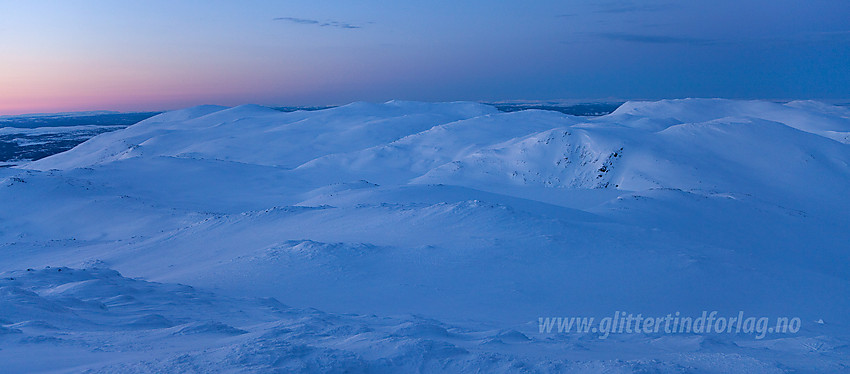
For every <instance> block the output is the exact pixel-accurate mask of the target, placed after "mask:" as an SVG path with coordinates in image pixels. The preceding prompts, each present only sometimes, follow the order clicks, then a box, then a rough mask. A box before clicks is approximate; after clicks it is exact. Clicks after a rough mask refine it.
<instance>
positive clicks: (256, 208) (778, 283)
mask: <svg viewBox="0 0 850 374" xmlns="http://www.w3.org/2000/svg"><path fill="white" fill-rule="evenodd" d="M848 191H850V110H848V109H847V108H843V107H836V106H830V105H826V104H823V103H818V102H808V101H806V102H791V103H787V104H777V103H770V102H761V101H730V100H704V99H687V100H668V101H659V102H629V103H626V104H624V105H623V106H622V107H620V108H619V109H617V110H616V111H615V112H613V113H611V114H609V115H605V116H601V117H592V118H589V117H574V116H569V115H565V114H561V113H557V112H550V111H539V110H526V111H519V112H511V113H504V112H499V111H498V110H496V109H495V108H493V107H491V106H487V105H483V104H476V103H463V102H459V103H417V102H398V101H391V102H387V103H384V104H370V103H353V104H349V105H346V106H342V107H337V108H332V109H326V110H320V111H310V112H307V111H298V112H290V113H283V112H279V111H275V110H271V109H268V108H264V107H259V106H249V105H246V106H239V107H235V108H226V107H217V106H201V107H194V108H189V109H184V110H178V111H173V112H167V113H163V114H160V115H157V116H155V117H152V118H150V119H147V120H145V121H142V122H140V123H138V124H135V125H133V126H130V127H128V128H126V129H122V130H118V131H114V132H110V133H106V134H102V135H99V136H96V137H94V138H92V139H90V140H88V141H86V142H85V143H83V144H80V145H79V146H77V147H76V148H74V149H71V150H70V151H67V152H64V153H61V154H57V155H54V156H51V157H48V158H44V159H41V160H38V161H34V162H31V163H28V164H23V165H19V166H18V167H16V168H4V169H0V201H2V207H3V209H2V210H0V250H2V256H3V260H2V261H0V363H2V367H3V371H8V372H81V371H91V372H115V371H119V372H123V371H128V372H216V371H224V372H242V371H245V372H269V371H282V372H292V371H296V372H298V371H303V372H316V371H318V372H327V371H331V372H475V371H479V372H544V373H546V372H582V373H583V372H599V373H621V372H622V373H629V372H699V373H703V372H704V373H715V372H717V373H724V372H789V371H792V372H842V371H850V345H849V344H850V298H848V295H850V270H848V269H850V244H848V243H850V213H848V212H850V196H848V194H847V193H848ZM703 311H709V312H711V311H717V314H718V315H719V316H737V315H738V314H739V313H740V312H743V313H744V314H745V315H746V316H753V317H756V318H761V317H764V318H766V319H769V320H770V321H771V326H773V322H772V321H775V320H776V319H777V318H782V317H786V318H789V319H791V318H795V319H798V321H800V325H799V330H798V331H796V332H788V331H786V332H773V331H771V332H766V331H764V332H762V333H761V334H758V333H753V332H752V331H750V332H746V331H738V332H728V333H727V332H725V331H724V332H719V333H718V332H711V333H705V332H703V333H695V332H691V333H687V332H682V333H666V332H665V331H664V329H661V331H658V330H654V331H653V330H651V329H649V330H646V331H640V332H635V333H627V332H621V331H616V330H614V331H613V332H612V331H608V332H607V333H604V334H603V333H602V331H601V329H602V328H604V327H605V325H604V324H601V322H602V321H603V320H604V319H605V318H606V317H611V316H613V315H615V313H617V315H619V313H628V314H633V315H638V314H641V315H642V316H646V317H665V316H667V315H668V314H669V315H676V313H679V315H681V316H683V317H684V316H688V317H694V318H696V317H699V316H700V315H701V313H702V312H703ZM551 317H566V318H570V317H587V318H594V321H595V322H594V323H593V325H592V326H593V327H594V330H589V331H587V332H578V331H576V328H575V327H573V330H571V331H569V332H566V331H564V332H558V329H559V328H563V327H564V326H557V325H556V326H554V327H552V326H551V325H550V326H549V327H550V328H549V329H547V328H546V326H542V325H541V324H542V323H541V319H544V320H545V319H546V318H551ZM609 322H610V321H609ZM608 327H610V326H608Z"/></svg>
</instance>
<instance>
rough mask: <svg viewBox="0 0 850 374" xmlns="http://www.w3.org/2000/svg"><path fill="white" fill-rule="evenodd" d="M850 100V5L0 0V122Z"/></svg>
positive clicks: (816, 1) (757, 0) (827, 0)
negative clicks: (33, 116)
mask: <svg viewBox="0 0 850 374" xmlns="http://www.w3.org/2000/svg"><path fill="white" fill-rule="evenodd" d="M677 97H729V98H770V99H798V98H820V99H848V98H850V1H847V0H806V1H801V0H795V1H789V0H710V1H708V0H689V1H655V0H646V1H628V0H610V1H606V0H603V1H591V0H560V1H555V0H537V1H528V0H525V1H518V0H517V1H514V0H500V1H493V0H488V1H484V0H468V1H444V0H430V1H425V0H422V1H412V0H411V1H403V0H398V1H372V0H361V1H340V0H329V1H317V0H309V1H260V0H245V1H215V0H203V1H201V0H167V1H161V0H146V1H125V0H103V1H94V0H90V1H86V0H59V1H42V0H26V1H19V0H0V114H16V113H28V112H55V111H71V110H95V109H112V110H123V111H129V110H148V109H151V110H160V109H173V108H178V107H184V106H189V105H195V104H202V103H214V104H224V105H236V104H242V103H257V104H264V105H323V104H342V103H347V102H351V101H356V100H365V101H385V100H389V99H406V100H426V101H447V100H483V101H496V100H515V99H528V100H533V99H545V100H548V99H586V100H589V99H658V98H677Z"/></svg>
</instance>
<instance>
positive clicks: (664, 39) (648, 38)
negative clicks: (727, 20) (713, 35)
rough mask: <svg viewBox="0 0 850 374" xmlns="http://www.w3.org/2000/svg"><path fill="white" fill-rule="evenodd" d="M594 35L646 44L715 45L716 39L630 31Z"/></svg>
mask: <svg viewBox="0 0 850 374" xmlns="http://www.w3.org/2000/svg"><path fill="white" fill-rule="evenodd" d="M596 36H598V37H601V38H603V39H608V40H613V41H621V42H631V43H647V44H687V45H715V44H718V41H717V40H711V39H700V38H689V37H679V36H667V35H644V34H630V33H598V34H596Z"/></svg>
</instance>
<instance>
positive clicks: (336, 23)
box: [273, 17, 361, 29]
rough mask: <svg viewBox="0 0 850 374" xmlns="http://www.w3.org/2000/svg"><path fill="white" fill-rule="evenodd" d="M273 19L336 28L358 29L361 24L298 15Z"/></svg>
mask: <svg viewBox="0 0 850 374" xmlns="http://www.w3.org/2000/svg"><path fill="white" fill-rule="evenodd" d="M273 20H274V21H284V22H290V23H296V24H299V25H316V26H319V27H335V28H338V29H359V28H361V26H357V25H352V24H350V23H347V22H339V21H324V22H322V21H319V20H315V19H308V18H298V17H277V18H273Z"/></svg>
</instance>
